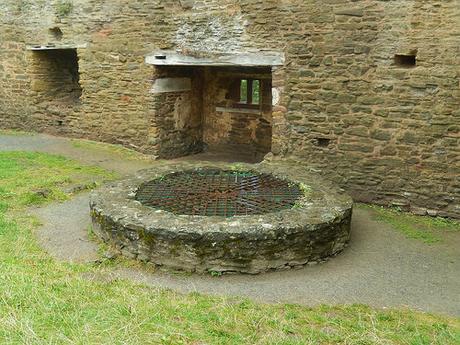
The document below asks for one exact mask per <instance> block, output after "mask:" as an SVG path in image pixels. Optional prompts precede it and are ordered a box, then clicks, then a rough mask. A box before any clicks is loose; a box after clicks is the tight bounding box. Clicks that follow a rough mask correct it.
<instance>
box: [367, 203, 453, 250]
mask: <svg viewBox="0 0 460 345" xmlns="http://www.w3.org/2000/svg"><path fill="white" fill-rule="evenodd" d="M358 207H361V208H366V209H369V210H372V212H373V215H374V218H375V219H376V220H379V221H383V222H386V223H388V224H390V225H392V226H393V228H395V229H396V230H398V231H399V232H401V233H403V234H404V235H405V236H406V237H407V238H413V239H417V240H421V241H423V242H424V243H428V244H432V243H437V242H441V241H442V234H443V232H452V231H456V232H460V222H459V221H456V220H451V219H446V218H441V217H429V216H417V215H414V214H411V213H407V212H402V211H399V210H397V209H392V208H385V207H382V206H375V205H365V204H358Z"/></svg>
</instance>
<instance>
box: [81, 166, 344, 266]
mask: <svg viewBox="0 0 460 345" xmlns="http://www.w3.org/2000/svg"><path fill="white" fill-rule="evenodd" d="M202 167H210V166H209V165H206V164H203V163H194V164H192V163H181V164H173V165H164V166H162V167H159V168H156V169H155V170H145V171H141V172H139V173H137V175H136V176H135V177H132V178H129V179H127V180H123V181H119V182H115V183H112V184H109V185H107V186H105V187H103V188H101V189H99V190H96V191H94V192H93V193H92V194H91V198H90V207H91V217H92V219H93V226H94V231H95V233H96V234H97V235H98V236H99V237H100V238H102V239H103V240H104V241H106V242H109V243H111V244H113V245H115V246H116V247H117V248H118V249H120V250H121V252H122V253H123V254H124V255H127V256H129V257H137V258H138V259H140V260H144V261H151V262H153V263H155V264H156V265H158V266H162V267H165V268H169V269H174V270H184V271H189V272H200V273H202V272H209V271H214V272H243V273H251V274H254V273H260V272H264V271H267V270H271V269H285V268H290V267H296V266H301V265H304V264H306V263H308V262H310V263H311V262H318V261H322V260H325V259H326V258H328V257H330V256H333V255H335V254H337V253H338V252H340V251H341V250H342V249H343V248H344V247H345V246H346V245H347V243H348V240H349V238H350V221H351V210H352V200H351V198H350V197H349V196H347V195H346V194H345V193H344V192H343V191H342V190H338V189H335V188H333V187H331V186H330V185H329V184H328V183H326V182H322V181H321V179H319V178H318V177H317V176H314V175H312V174H311V173H308V172H307V171H306V170H305V168H304V167H302V166H300V165H298V164H292V163H291V164H280V163H279V162H278V163H268V162H266V163H261V164H258V165H240V166H239V167H238V169H247V170H253V171H259V172H262V173H269V174H273V175H275V176H277V177H279V178H284V179H288V180H289V181H292V182H294V183H302V185H303V186H304V189H305V191H304V193H305V194H304V195H303V196H302V197H301V198H300V199H299V200H298V201H297V203H296V206H295V207H293V208H292V209H287V210H283V211H279V212H273V213H266V214H262V215H252V216H234V217H230V218H225V217H217V216H208V217H206V216H188V215H175V214H173V213H171V212H167V211H163V210H156V209H153V208H150V207H147V206H144V205H142V204H141V203H140V202H138V201H136V200H135V199H134V196H135V194H136V191H137V189H138V188H139V186H140V185H141V184H142V183H143V182H146V181H150V180H152V179H155V178H160V177H161V176H164V175H166V174H169V173H172V172H177V171H181V170H190V169H195V168H202ZM212 167H213V168H215V167H218V168H221V169H232V166H231V165H228V164H213V165H212Z"/></svg>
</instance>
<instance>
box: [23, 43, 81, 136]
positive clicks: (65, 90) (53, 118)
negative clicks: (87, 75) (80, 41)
mask: <svg viewBox="0 0 460 345" xmlns="http://www.w3.org/2000/svg"><path fill="white" fill-rule="evenodd" d="M30 50H31V51H30V55H29V66H28V71H27V73H28V75H29V77H30V80H31V84H30V86H31V91H32V93H31V98H32V101H33V102H34V103H35V104H36V105H37V107H38V108H40V109H42V111H43V112H45V113H46V114H47V119H48V121H49V122H51V123H49V125H51V126H55V127H59V126H62V127H65V125H66V124H67V121H68V115H69V113H71V112H72V111H73V110H74V107H75V106H77V105H78V104H79V102H80V96H81V94H82V88H81V86H80V83H79V79H80V74H79V66H78V54H77V49H74V48H56V47H53V46H46V47H35V48H33V49H30Z"/></svg>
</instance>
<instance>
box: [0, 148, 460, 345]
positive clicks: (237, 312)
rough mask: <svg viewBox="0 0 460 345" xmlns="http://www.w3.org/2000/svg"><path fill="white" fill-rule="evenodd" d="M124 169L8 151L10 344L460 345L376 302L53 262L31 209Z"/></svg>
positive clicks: (430, 318) (435, 319) (2, 226)
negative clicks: (312, 300) (267, 298)
mask: <svg viewBox="0 0 460 345" xmlns="http://www.w3.org/2000/svg"><path fill="white" fill-rule="evenodd" d="M114 177H116V176H115V175H114V174H111V173H108V172H106V171H103V170H102V169H99V168H96V167H85V166H80V165H79V164H77V163H76V162H73V161H70V160H67V159H65V158H62V157H57V156H52V155H47V154H41V153H24V152H6V153H1V152H0V343H1V344H413V345H415V344H439V345H446V344H459V342H460V321H459V320H458V319H455V318H449V317H443V316H437V315H429V314H424V313H420V312H415V311H411V310H388V309H386V310H379V309H372V308H370V307H367V306H362V305H353V306H337V307H332V306H321V307H315V308H307V307H302V306H296V305H282V304H278V305H267V304H257V303H254V302H251V301H249V300H246V299H240V298H217V297H206V296H202V295H199V294H189V295H182V294H178V293H175V292H172V291H169V290H161V289H154V288H148V287H146V286H143V285H139V284H134V283H132V282H130V281H126V280H114V281H91V280H88V279H86V278H85V277H87V276H88V273H90V274H94V275H97V274H98V273H101V272H102V273H103V272H106V271H107V270H110V269H111V268H110V267H108V266H105V265H99V266H97V265H91V264H84V265H78V264H66V263H61V262H57V261H55V260H53V259H52V258H50V257H49V256H48V255H47V254H46V253H44V252H43V251H42V250H41V249H40V248H39V247H38V246H37V243H36V241H35V240H34V236H33V231H34V227H35V226H36V225H37V224H36V223H37V222H36V221H35V220H34V219H33V218H30V217H28V216H26V215H25V209H26V207H28V206H33V205H40V204H44V203H46V202H50V201H56V200H57V201H59V200H64V199H66V198H68V197H69V195H68V194H66V193H65V192H64V191H65V190H67V189H68V188H69V187H70V186H73V185H80V186H81V185H83V186H93V185H94V184H97V183H99V182H101V181H103V180H105V179H112V178H114Z"/></svg>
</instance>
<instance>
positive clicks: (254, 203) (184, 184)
mask: <svg viewBox="0 0 460 345" xmlns="http://www.w3.org/2000/svg"><path fill="white" fill-rule="evenodd" d="M300 195H301V191H300V189H299V186H298V185H297V184H293V183H289V182H288V181H285V180H282V179H279V178H276V177H274V176H273V175H270V174H259V173H256V172H241V171H230V170H221V169H203V170H190V171H181V172H175V173H171V174H168V175H165V176H163V177H161V178H158V179H155V180H152V181H149V182H146V183H144V184H142V185H141V186H140V187H139V189H138V191H137V193H136V197H135V198H136V200H138V201H139V202H141V203H142V204H144V205H146V206H150V207H153V208H156V209H161V210H165V211H169V212H172V213H175V214H181V215H199V216H222V217H233V216H238V215H257V214H264V213H269V212H276V211H281V210H285V209H289V208H292V207H293V206H294V204H295V202H296V200H297V199H298V198H299V197H300Z"/></svg>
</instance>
